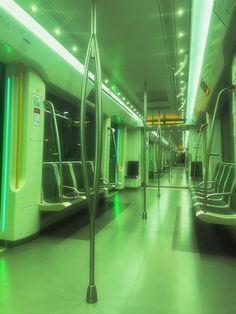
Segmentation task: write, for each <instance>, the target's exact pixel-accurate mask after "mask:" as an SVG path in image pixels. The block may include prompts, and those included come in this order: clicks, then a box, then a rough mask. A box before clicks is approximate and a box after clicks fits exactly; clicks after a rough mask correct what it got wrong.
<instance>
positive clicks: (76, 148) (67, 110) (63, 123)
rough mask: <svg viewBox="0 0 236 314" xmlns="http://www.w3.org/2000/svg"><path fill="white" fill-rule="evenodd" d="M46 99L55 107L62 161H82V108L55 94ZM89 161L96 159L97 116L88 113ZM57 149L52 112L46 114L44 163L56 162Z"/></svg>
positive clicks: (87, 138)
mask: <svg viewBox="0 0 236 314" xmlns="http://www.w3.org/2000/svg"><path fill="white" fill-rule="evenodd" d="M46 99H47V100H49V101H51V102H52V103H53V105H54V107H55V111H56V119H57V126H58V132H59V136H60V147H61V157H62V161H73V160H81V152H80V124H79V121H80V108H79V107H78V106H75V105H73V104H72V103H70V102H68V101H65V100H64V99H61V98H59V97H58V96H55V95H53V94H50V93H48V94H47V96H46ZM86 141H87V143H86V144H87V145H86V147H87V159H88V160H94V158H95V116H94V114H93V112H87V113H86ZM56 160H58V157H57V147H56V139H55V132H54V129H53V121H52V116H51V114H50V112H46V114H45V129H44V161H56Z"/></svg>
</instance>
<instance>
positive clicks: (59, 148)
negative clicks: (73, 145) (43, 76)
mask: <svg viewBox="0 0 236 314" xmlns="http://www.w3.org/2000/svg"><path fill="white" fill-rule="evenodd" d="M44 105H45V106H48V107H49V110H50V112H51V113H52V118H53V125H54V130H55V135H56V145H57V153H58V163H59V168H58V170H59V178H60V184H59V198H60V201H61V202H62V201H63V178H62V165H61V162H62V161H61V144H60V136H59V132H58V126H57V118H56V112H55V108H54V105H53V103H52V102H51V101H49V100H45V101H44Z"/></svg>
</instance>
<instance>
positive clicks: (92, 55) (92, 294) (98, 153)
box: [80, 0, 102, 303]
mask: <svg viewBox="0 0 236 314" xmlns="http://www.w3.org/2000/svg"><path fill="white" fill-rule="evenodd" d="M95 2H96V0H92V8H91V35H90V39H89V43H88V49H87V52H86V58H85V66H84V76H83V81H82V95H81V110H80V115H81V122H80V136H81V160H82V169H83V175H84V182H85V191H86V196H87V200H88V208H89V214H90V266H89V270H90V271H89V286H88V290H87V298H86V301H87V302H88V303H96V302H97V290H96V286H95V214H96V205H97V197H98V189H99V178H100V169H101V158H102V81H101V63H100V57H99V50H98V44H97V37H96V5H95ZM91 59H93V60H94V62H95V76H94V84H95V92H96V97H95V115H96V130H95V131H96V136H95V137H96V144H95V145H96V149H95V170H94V181H93V193H92V194H91V192H90V187H89V180H88V172H87V167H86V161H87V154H86V143H85V116H86V90H87V82H88V75H89V63H90V60H91Z"/></svg>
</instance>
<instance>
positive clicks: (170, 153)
mask: <svg viewBox="0 0 236 314" xmlns="http://www.w3.org/2000/svg"><path fill="white" fill-rule="evenodd" d="M171 178H172V150H171V134H169V181H171Z"/></svg>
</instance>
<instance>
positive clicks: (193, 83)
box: [187, 0, 214, 123]
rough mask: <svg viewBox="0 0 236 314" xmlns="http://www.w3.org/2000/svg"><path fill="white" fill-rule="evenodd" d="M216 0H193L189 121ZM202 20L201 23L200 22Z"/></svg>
mask: <svg viewBox="0 0 236 314" xmlns="http://www.w3.org/2000/svg"><path fill="white" fill-rule="evenodd" d="M213 4H214V0H208V1H205V0H193V1H192V14H191V40H190V63H189V77H188V94H187V99H188V108H187V120H188V121H187V122H188V123H191V117H192V115H193V109H194V105H195V101H196V96H197V90H198V85H199V80H200V74H201V70H202V64H203V58H204V53H205V48H206V42H207V36H208V31H209V26H210V21H211V15H212V10H213ZM199 21H201V23H199Z"/></svg>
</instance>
